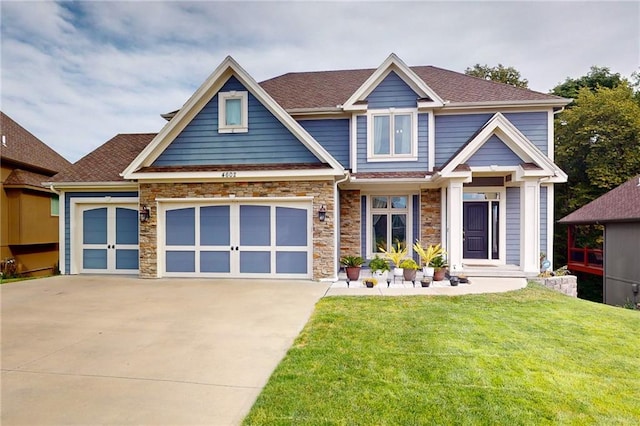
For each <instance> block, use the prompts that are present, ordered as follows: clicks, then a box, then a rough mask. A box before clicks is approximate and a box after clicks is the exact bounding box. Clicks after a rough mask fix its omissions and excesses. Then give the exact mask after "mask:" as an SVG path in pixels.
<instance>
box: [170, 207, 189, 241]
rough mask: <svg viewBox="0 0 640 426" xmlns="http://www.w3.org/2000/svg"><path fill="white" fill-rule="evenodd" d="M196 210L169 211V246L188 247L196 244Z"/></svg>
mask: <svg viewBox="0 0 640 426" xmlns="http://www.w3.org/2000/svg"><path fill="white" fill-rule="evenodd" d="M195 213H196V209H195V208H187V209H176V210H169V211H167V227H166V229H167V245H170V246H188V245H194V244H195V243H196V214H195Z"/></svg>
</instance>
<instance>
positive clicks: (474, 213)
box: [462, 201, 489, 259]
mask: <svg viewBox="0 0 640 426" xmlns="http://www.w3.org/2000/svg"><path fill="white" fill-rule="evenodd" d="M462 210H463V213H462V216H463V217H462V221H463V230H464V234H463V235H464V238H463V239H464V243H463V252H462V255H463V257H464V258H465V259H488V258H489V249H488V247H489V229H488V214H489V203H487V202H481V201H478V202H469V201H466V202H464V203H463V209H462Z"/></svg>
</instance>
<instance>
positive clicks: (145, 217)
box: [140, 206, 151, 223]
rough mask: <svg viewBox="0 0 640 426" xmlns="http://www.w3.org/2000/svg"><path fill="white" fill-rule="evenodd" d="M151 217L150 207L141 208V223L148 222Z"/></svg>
mask: <svg viewBox="0 0 640 426" xmlns="http://www.w3.org/2000/svg"><path fill="white" fill-rule="evenodd" d="M150 217H151V211H150V210H149V207H147V206H142V207H140V223H143V222H146V221H148V220H149V218H150Z"/></svg>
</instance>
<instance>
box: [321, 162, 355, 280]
mask: <svg viewBox="0 0 640 426" xmlns="http://www.w3.org/2000/svg"><path fill="white" fill-rule="evenodd" d="M350 178H351V174H350V173H349V171H348V170H345V173H344V176H343V177H342V178H341V179H338V180H337V181H335V183H334V186H333V199H334V203H333V217H334V219H335V220H334V222H333V223H334V225H333V226H334V232H333V261H334V262H335V265H336V269H334V274H335V275H334V276H333V277H330V278H321V279H320V281H330V282H336V281H338V269H337V266H338V265H339V264H340V263H339V259H338V258H339V257H340V256H339V253H338V239H339V238H340V215H339V213H340V206H339V203H340V198H339V194H338V185H339V184H341V183H343V182H346V181H348V180H349V179H350Z"/></svg>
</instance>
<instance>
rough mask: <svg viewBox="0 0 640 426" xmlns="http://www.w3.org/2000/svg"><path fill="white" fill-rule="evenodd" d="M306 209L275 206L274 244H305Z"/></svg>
mask: <svg viewBox="0 0 640 426" xmlns="http://www.w3.org/2000/svg"><path fill="white" fill-rule="evenodd" d="M303 229H304V230H306V229H307V210H305V209H296V208H290V207H276V245H278V246H306V245H307V233H306V232H300V230H303Z"/></svg>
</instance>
